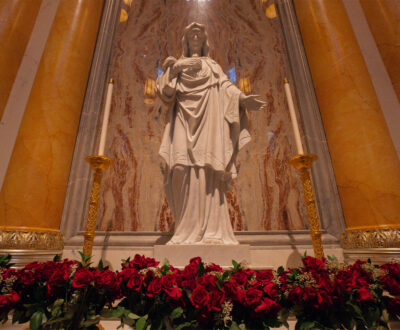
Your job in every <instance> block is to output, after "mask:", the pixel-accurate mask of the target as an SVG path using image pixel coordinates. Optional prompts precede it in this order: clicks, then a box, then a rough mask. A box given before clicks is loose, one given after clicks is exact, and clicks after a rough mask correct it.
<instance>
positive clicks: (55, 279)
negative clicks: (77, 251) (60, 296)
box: [46, 268, 69, 297]
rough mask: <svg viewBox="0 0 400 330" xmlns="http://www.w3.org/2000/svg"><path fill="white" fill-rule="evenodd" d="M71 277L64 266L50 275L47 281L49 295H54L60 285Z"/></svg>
mask: <svg viewBox="0 0 400 330" xmlns="http://www.w3.org/2000/svg"><path fill="white" fill-rule="evenodd" d="M68 279H69V273H68V272H67V271H65V270H63V269H62V268H58V269H56V270H55V271H54V273H53V274H52V275H51V276H50V278H49V280H48V281H47V284H46V287H47V296H48V297H53V296H54V295H55V294H56V293H57V291H58V290H59V288H60V287H62V286H63V285H64V284H65V283H66V282H67V281H68Z"/></svg>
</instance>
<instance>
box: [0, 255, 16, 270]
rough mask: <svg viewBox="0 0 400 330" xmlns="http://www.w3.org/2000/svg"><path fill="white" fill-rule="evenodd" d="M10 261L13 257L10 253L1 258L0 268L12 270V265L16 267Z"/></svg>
mask: <svg viewBox="0 0 400 330" xmlns="http://www.w3.org/2000/svg"><path fill="white" fill-rule="evenodd" d="M10 261H11V255H10V254H9V253H7V254H5V255H2V256H0V267H1V268H10V267H11V266H12V265H14V264H11V263H10Z"/></svg>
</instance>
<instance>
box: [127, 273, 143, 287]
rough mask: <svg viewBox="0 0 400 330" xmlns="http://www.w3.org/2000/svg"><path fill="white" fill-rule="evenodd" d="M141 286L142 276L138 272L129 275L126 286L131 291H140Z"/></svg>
mask: <svg viewBox="0 0 400 330" xmlns="http://www.w3.org/2000/svg"><path fill="white" fill-rule="evenodd" d="M142 284H143V276H142V275H141V274H139V273H138V272H135V273H133V274H132V275H131V277H130V278H129V280H128V283H127V284H126V286H127V287H128V288H129V289H131V290H133V291H140V289H141V288H142Z"/></svg>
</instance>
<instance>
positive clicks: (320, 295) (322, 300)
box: [315, 291, 333, 310]
mask: <svg viewBox="0 0 400 330" xmlns="http://www.w3.org/2000/svg"><path fill="white" fill-rule="evenodd" d="M317 301H318V305H317V306H315V308H317V309H319V310H326V309H327V308H328V307H331V306H332V305H333V301H332V297H331V296H330V295H329V294H328V293H327V292H326V291H318V292H317Z"/></svg>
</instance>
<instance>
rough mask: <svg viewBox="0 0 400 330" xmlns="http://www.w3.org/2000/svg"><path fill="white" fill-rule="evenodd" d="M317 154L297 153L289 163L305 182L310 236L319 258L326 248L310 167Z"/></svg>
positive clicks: (304, 189) (302, 181) (304, 188)
mask: <svg viewBox="0 0 400 330" xmlns="http://www.w3.org/2000/svg"><path fill="white" fill-rule="evenodd" d="M316 159H317V155H314V154H304V155H297V156H294V157H292V158H290V159H289V163H290V164H291V165H293V167H294V168H295V169H296V170H298V171H299V172H300V178H301V183H302V184H303V192H304V199H305V203H306V208H307V214H308V224H309V226H310V236H311V239H312V244H313V248H314V255H315V257H316V258H318V259H322V258H324V249H323V247H322V241H321V230H320V225H319V219H318V213H317V208H316V206H315V198H314V192H313V189H312V185H311V178H310V174H309V172H308V169H309V168H311V165H312V163H313V162H314V160H316Z"/></svg>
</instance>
